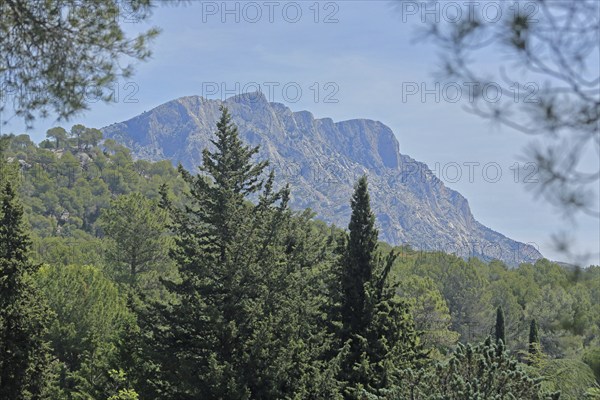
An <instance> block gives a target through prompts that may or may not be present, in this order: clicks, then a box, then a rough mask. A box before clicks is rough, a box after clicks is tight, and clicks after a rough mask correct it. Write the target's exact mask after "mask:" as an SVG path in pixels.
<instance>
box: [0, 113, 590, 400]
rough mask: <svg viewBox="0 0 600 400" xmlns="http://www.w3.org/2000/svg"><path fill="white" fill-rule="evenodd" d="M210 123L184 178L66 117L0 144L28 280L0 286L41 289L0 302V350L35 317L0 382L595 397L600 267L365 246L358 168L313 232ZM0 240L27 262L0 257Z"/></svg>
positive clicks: (49, 394)
mask: <svg viewBox="0 0 600 400" xmlns="http://www.w3.org/2000/svg"><path fill="white" fill-rule="evenodd" d="M228 118H229V117H228V115H227V113H226V111H224V114H223V117H222V119H221V121H220V122H219V124H218V126H217V133H216V135H215V139H214V140H215V145H216V146H215V150H214V151H213V152H210V151H208V150H206V151H205V153H204V160H205V161H204V166H203V167H202V172H201V174H200V175H198V176H192V175H190V174H189V173H187V172H186V171H184V170H183V169H181V168H179V170H178V169H177V168H175V167H173V166H172V165H171V163H170V162H168V161H161V162H148V161H144V160H134V159H132V157H131V154H130V152H129V151H128V149H126V148H125V147H123V146H120V145H119V144H117V143H115V142H114V141H112V140H102V134H101V132H100V131H98V130H96V129H91V128H86V127H84V126H82V125H76V126H74V127H72V128H71V129H70V130H69V131H67V130H65V129H63V128H54V129H51V130H50V131H48V133H47V137H48V139H47V140H44V141H43V142H41V143H40V144H35V143H33V142H32V141H31V139H30V138H29V136H27V135H19V136H13V137H10V138H6V137H4V138H3V140H2V146H3V151H2V153H3V154H2V160H1V161H0V173H1V175H0V176H1V177H2V182H1V184H2V185H1V186H2V189H3V192H2V193H3V194H2V195H1V196H0V200H2V201H4V203H5V205H4V206H3V209H2V211H1V212H0V217H1V218H8V217H10V216H12V217H11V218H12V219H11V221H12V222H11V223H12V224H14V226H15V227H17V226H19V227H20V228H19V229H21V230H22V232H24V235H25V236H23V237H24V238H25V237H27V238H29V239H27V240H25V239H23V241H22V242H21V243H12V242H14V241H15V240H16V239H15V238H16V236H15V235H14V234H12V233H10V232H8V231H7V232H5V233H4V236H2V234H3V233H2V232H0V240H1V242H0V250H2V251H3V252H2V253H0V259H1V260H2V264H0V283H2V282H4V281H5V279H13V278H14V277H15V276H16V277H17V278H18V279H19V282H21V281H22V282H24V283H23V284H22V285H25V286H23V287H26V288H28V289H26V290H25V289H23V291H21V292H15V293H14V295H11V296H13V297H7V296H8V295H7V294H6V293H8V292H2V294H1V297H2V301H3V302H9V303H7V304H11V303H10V301H11V299H13V300H14V299H15V298H20V299H24V300H20V301H21V304H30V303H31V302H32V301H33V300H32V299H34V298H39V299H43V301H39V302H38V305H37V306H36V307H29V309H27V308H26V309H20V308H15V309H14V310H13V309H11V308H10V307H9V308H7V310H9V311H7V313H8V314H7V313H4V314H0V334H2V336H0V350H2V351H4V353H2V354H8V353H6V351H8V350H6V349H7V346H8V344H10V340H12V339H11V336H10V335H8V334H7V332H8V331H7V326H8V325H7V324H8V322H6V321H10V320H11V318H13V319H14V318H17V317H16V316H18V317H19V318H25V319H26V320H28V321H39V323H38V325H35V326H43V329H41V328H40V329H37V330H36V329H33V328H31V332H30V336H31V337H32V338H33V339H35V340H33V339H32V340H31V342H30V349H31V351H30V352H29V353H27V354H29V356H28V357H29V358H28V359H27V360H25V361H23V363H24V364H23V365H44V366H45V367H44V368H45V369H43V374H42V373H41V372H40V374H41V375H40V374H38V375H36V374H33V373H28V374H26V375H23V376H22V377H21V378H22V379H23V380H24V382H25V381H26V382H29V383H27V384H22V385H21V386H19V387H21V388H22V390H21V391H20V392H18V390H17V389H15V390H16V391H14V392H3V393H13V394H11V395H12V396H13V398H14V399H28V398H49V399H111V400H116V399H137V398H142V399H158V398H160V399H163V398H164V399H169V398H172V399H199V398H208V399H212V398H214V399H218V398H232V399H235V398H239V399H246V398H262V399H269V398H272V399H275V398H290V399H292V398H297V399H300V398H313V399H320V398H323V399H325V398H327V399H330V398H345V399H351V398H356V399H367V398H368V399H370V398H374V399H375V398H382V399H383V398H393V399H396V398H397V399H464V398H481V399H488V398H490V399H491V398H501V399H509V398H520V399H538V398H539V399H542V398H556V394H552V393H551V392H554V391H560V392H561V397H560V398H561V399H581V398H600V392H599V391H598V386H597V384H598V382H600V351H599V344H600V337H599V334H600V301H599V300H600V267H598V266H590V267H588V268H585V269H580V268H572V267H568V266H564V265H561V264H557V263H553V262H550V261H548V260H539V261H538V262H536V263H535V264H533V265H532V264H522V265H520V266H519V267H518V268H513V269H510V268H508V267H507V266H506V265H504V264H503V263H502V262H500V261H491V262H483V261H481V260H478V259H468V260H465V259H461V258H459V257H456V256H454V255H451V254H444V253H440V252H423V251H418V250H413V249H411V248H409V247H407V246H399V247H395V248H393V247H391V246H389V245H388V244H386V243H382V242H377V229H376V221H375V219H374V217H373V214H372V212H371V211H370V206H369V197H368V187H367V181H366V179H362V180H361V181H360V182H358V183H357V186H356V192H355V195H354V197H353V199H352V203H351V204H352V208H353V216H352V220H351V221H349V222H350V224H349V231H347V230H343V229H340V228H338V227H334V226H328V225H327V224H325V223H323V222H321V221H317V220H314V219H313V214H312V213H311V212H310V210H290V209H289V208H288V207H287V200H288V198H289V190H288V189H287V188H275V187H273V178H272V175H269V169H268V165H267V164H266V163H256V162H255V161H254V160H253V158H254V154H255V152H256V150H255V149H253V148H249V147H246V146H245V145H244V144H243V143H242V142H241V140H240V138H239V137H238V136H237V131H236V128H235V126H234V125H232V124H231V122H230V120H229V119H228ZM8 187H12V188H15V189H14V190H13V192H14V193H13V192H11V191H10V190H9V189H6V188H8ZM11 190H12V189H11ZM11 193H12V194H11ZM250 199H253V200H252V201H250ZM350 200H351V199H348V201H349V202H350ZM21 204H22V206H21ZM19 207H22V216H21V214H19V212H18V210H19ZM14 210H16V211H14ZM13 217H14V218H13ZM2 229H4V230H6V229H9V224H8V223H7V224H6V226H3V227H2ZM11 229H17V228H11ZM28 240H30V242H31V243H30V244H29V243H28V242H27V241H28ZM11 243H12V244H11ZM10 246H13V247H14V246H17V248H19V249H21V250H22V254H26V255H27V257H24V256H19V257H21V259H20V261H19V262H18V263H17V264H15V262H16V261H15V259H14V256H13V255H11V254H13V253H10V252H7V251H6V250H4V249H8V248H13V247H10ZM19 254H21V253H19ZM13 264H14V265H13ZM11 271H12V272H11ZM14 271H21V272H19V274H17V275H15V273H14ZM11 277H13V278H11ZM15 279H16V278H15ZM19 287H21V286H19ZM3 304H4V303H3ZM10 310H13V311H10ZM500 311H501V318H500ZM10 313H13V314H14V315H13V314H10ZM499 321H501V325H502V335H501V336H498V335H499V333H498V332H500V331H499V328H498V324H499V323H500V322H499ZM33 326H34V325H32V327H33ZM494 335H496V337H497V338H498V340H497V343H496V340H494V341H493V342H492V341H490V340H487V341H486V338H488V337H490V336H491V337H493V336H494ZM28 360H29V361H28ZM27 363H29V364H27ZM13 365H16V364H13ZM474 366H476V368H477V369H478V371H479V372H478V373H477V374H475V375H476V376H473V375H471V372H468V371H473V368H475V367H474ZM28 368H29V369H31V368H32V367H28ZM0 369H1V371H0V372H1V373H2V374H5V373H6V374H5V375H1V376H0V386H6V385H8V384H9V383H11V382H12V383H11V384H12V385H13V388H14V387H17V386H18V385H17V384H16V383H14V382H16V381H15V380H14V379H13V380H11V379H12V378H11V379H9V377H10V376H13V375H14V371H13V372H10V371H9V366H8V364H6V361H5V360H0ZM39 369H40V371H42V367H39ZM7 371H8V372H7ZM9 372H10V373H9ZM11 373H12V374H13V375H10V374H11ZM40 376H43V378H40ZM506 377H509V378H508V381H507V380H506ZM31 382H33V383H31ZM34 383H35V384H34ZM36 393H38V394H36ZM39 393H43V395H40V394H39ZM491 393H495V394H496V396H499V397H491V396H492V395H491ZM39 396H42V397H39ZM465 396H466V397H465ZM477 396H479V397H477ZM511 396H512V397H511ZM586 396H587V397H586ZM594 396H595V397H594Z"/></svg>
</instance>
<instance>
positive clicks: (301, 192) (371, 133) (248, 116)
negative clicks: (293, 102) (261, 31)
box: [103, 93, 542, 266]
mask: <svg viewBox="0 0 600 400" xmlns="http://www.w3.org/2000/svg"><path fill="white" fill-rule="evenodd" d="M223 103H225V105H226V106H227V107H228V108H229V110H230V112H231V114H232V116H233V121H234V122H235V123H236V124H237V126H238V129H239V132H240V135H241V137H242V138H243V139H245V140H246V142H247V143H249V144H251V145H260V153H259V158H261V159H264V158H268V159H269V160H270V161H271V166H272V168H274V170H275V172H276V175H277V180H278V183H279V184H281V185H283V184H285V182H289V183H290V185H291V189H292V197H291V202H290V204H291V206H292V208H295V209H304V208H307V207H310V208H311V209H312V210H313V211H315V212H316V214H317V217H318V218H320V219H322V220H324V221H326V222H329V223H334V224H336V225H337V226H341V227H346V226H347V224H348V221H349V218H350V197H351V195H352V191H353V184H354V182H355V181H356V180H357V179H358V177H359V176H361V175H362V174H366V175H367V176H368V178H369V187H370V193H371V201H372V207H373V210H374V212H375V213H376V216H377V222H378V225H379V228H380V239H381V240H384V241H386V242H388V243H390V244H394V245H400V244H408V245H410V246H411V247H413V248H416V249H422V250H441V251H445V252H447V253H455V254H457V255H460V256H462V257H470V256H475V257H479V258H482V259H485V260H488V259H492V258H497V259H500V260H502V261H504V262H505V263H507V264H508V265H511V266H515V265H518V263H521V262H532V261H535V260H536V259H538V258H541V257H542V256H541V254H540V253H539V252H538V251H537V250H536V249H535V248H534V247H532V246H530V245H526V244H523V243H519V242H516V241H514V240H511V239H509V238H507V237H506V236H504V235H502V234H500V233H498V232H495V231H493V230H492V229H490V228H487V227H485V226H484V225H482V224H481V223H479V222H477V220H475V218H474V217H473V215H472V214H471V210H470V208H469V203H468V202H467V200H466V199H465V198H464V197H463V196H462V195H461V194H460V193H458V192H456V191H454V190H451V189H449V188H447V187H446V186H445V185H444V184H443V183H442V182H441V181H440V180H439V179H438V178H437V177H436V176H435V175H434V174H433V173H432V172H431V170H430V169H429V168H428V167H427V165H425V164H424V163H421V162H418V161H416V160H414V159H412V158H411V157H409V156H408V155H405V154H401V153H400V149H399V147H400V146H399V144H398V141H397V139H396V137H395V136H394V133H393V132H392V130H391V129H390V128H388V127H387V126H385V125H384V124H382V123H381V122H377V121H372V120H367V119H355V120H350V121H342V122H333V120H331V119H330V118H322V119H315V118H314V117H313V115H312V114H311V113H310V112H308V111H300V112H292V111H291V110H290V109H289V108H288V107H286V106H284V105H283V104H279V103H269V102H268V101H267V100H266V98H265V97H264V95H263V94H261V93H248V94H244V95H239V96H234V97H232V98H229V99H227V100H225V101H224V102H223V101H220V100H210V99H205V98H203V97H200V96H189V97H182V98H179V99H176V100H173V101H170V102H168V103H165V104H163V105H160V106H158V107H156V108H154V109H153V110H151V111H148V112H144V113H143V114H141V115H139V116H137V117H134V118H132V119H130V120H128V121H125V122H121V123H117V124H113V125H110V126H108V127H105V128H104V129H103V132H104V137H105V138H111V139H114V140H115V141H117V142H118V143H121V144H122V145H124V146H126V147H128V148H129V149H131V151H132V154H133V156H134V157H135V158H141V159H147V160H151V161H158V160H164V159H168V160H171V161H172V162H173V163H174V164H177V163H181V164H182V165H183V166H184V167H185V168H186V169H188V170H189V171H192V172H197V171H198V170H197V167H198V166H199V165H200V164H201V163H202V149H204V148H205V147H207V146H208V147H211V146H212V145H211V144H210V142H209V140H210V138H211V136H212V134H213V133H214V131H215V130H216V122H217V120H218V118H219V116H220V111H219V106H220V105H221V104H223Z"/></svg>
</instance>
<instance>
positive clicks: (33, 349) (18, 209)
mask: <svg viewBox="0 0 600 400" xmlns="http://www.w3.org/2000/svg"><path fill="white" fill-rule="evenodd" d="M0 198H1V200H0V201H1V209H0V398H1V399H11V400H22V399H30V398H41V396H42V395H43V392H44V388H45V386H46V383H47V382H46V381H45V378H46V372H47V368H48V360H49V355H48V345H47V343H46V342H45V341H44V338H43V337H44V334H45V333H46V326H47V321H48V309H47V308H46V307H45V306H44V304H45V303H44V301H42V299H41V298H40V296H39V295H38V293H37V291H36V289H35V286H34V285H33V282H32V277H31V275H32V274H33V273H34V272H35V270H36V269H37V268H36V266H34V265H33V264H32V263H31V262H30V261H29V259H28V256H27V253H28V251H29V246H30V241H29V237H28V235H27V233H26V232H25V229H24V227H23V221H22V220H23V208H22V206H21V204H20V203H19V201H18V199H17V195H16V193H15V191H14V189H13V186H12V183H11V182H10V181H8V182H5V183H4V187H3V191H2V193H1V194H0Z"/></svg>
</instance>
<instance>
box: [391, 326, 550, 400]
mask: <svg viewBox="0 0 600 400" xmlns="http://www.w3.org/2000/svg"><path fill="white" fill-rule="evenodd" d="M420 386H421V387H420V388H419V389H418V390H415V391H414V392H416V393H418V395H415V393H411V397H407V396H400V397H396V398H398V399H406V398H413V399H423V400H425V399H444V400H464V399H519V400H558V399H559V398H560V394H559V393H548V392H546V391H545V390H543V389H542V379H541V378H536V377H533V376H531V375H530V373H529V371H528V370H527V369H525V368H523V367H522V366H521V364H519V362H518V361H517V360H515V359H514V358H512V357H511V356H510V355H509V354H508V353H507V352H506V349H505V347H504V344H502V343H501V342H498V343H493V341H492V340H491V338H490V337H488V338H487V339H486V340H485V342H484V343H482V344H479V345H476V346H473V345H471V344H467V345H463V344H459V345H458V348H457V349H456V351H455V352H454V354H453V355H452V357H451V358H450V360H449V361H447V362H443V363H439V364H438V365H437V366H436V369H435V370H433V371H431V372H430V373H429V375H428V376H426V377H425V378H423V379H422V380H421V384H420Z"/></svg>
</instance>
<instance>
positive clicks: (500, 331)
mask: <svg viewBox="0 0 600 400" xmlns="http://www.w3.org/2000/svg"><path fill="white" fill-rule="evenodd" d="M495 333H496V342H500V341H502V343H504V344H505V345H506V330H505V328H504V310H503V309H502V306H498V308H497V309H496V329H495Z"/></svg>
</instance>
